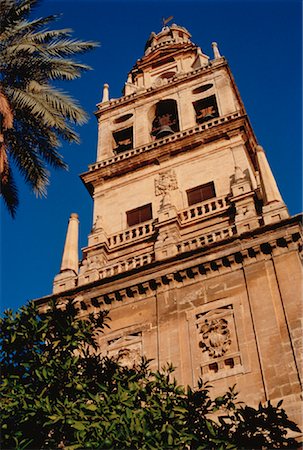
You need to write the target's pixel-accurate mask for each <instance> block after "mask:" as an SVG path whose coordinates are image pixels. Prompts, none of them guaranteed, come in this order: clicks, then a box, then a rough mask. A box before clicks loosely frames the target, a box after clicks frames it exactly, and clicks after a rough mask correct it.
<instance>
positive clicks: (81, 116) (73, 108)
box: [36, 85, 87, 125]
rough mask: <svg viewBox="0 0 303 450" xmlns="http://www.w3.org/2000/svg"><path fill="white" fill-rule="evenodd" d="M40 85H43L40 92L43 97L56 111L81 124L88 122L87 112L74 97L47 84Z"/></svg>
mask: <svg viewBox="0 0 303 450" xmlns="http://www.w3.org/2000/svg"><path fill="white" fill-rule="evenodd" d="M39 86H40V87H41V91H40V93H41V95H42V98H44V99H45V100H46V102H47V104H48V105H50V106H51V108H53V109H54V110H55V111H58V112H59V113H60V114H61V115H62V116H63V117H64V118H66V119H68V120H70V121H73V122H74V123H76V124H79V125H82V124H83V123H86V122H87V114H86V113H85V111H84V110H83V109H82V108H80V106H79V105H78V104H77V102H76V101H75V100H74V99H73V98H72V97H70V96H69V95H67V94H66V93H65V92H63V91H61V90H59V89H53V88H51V87H50V86H47V85H46V86H45V85H44V86H43V85H39ZM36 89H37V85H36Z"/></svg>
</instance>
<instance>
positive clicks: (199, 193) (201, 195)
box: [186, 182, 216, 206]
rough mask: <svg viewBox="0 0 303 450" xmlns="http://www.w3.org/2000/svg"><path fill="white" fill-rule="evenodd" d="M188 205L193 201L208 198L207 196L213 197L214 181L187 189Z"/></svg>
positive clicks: (196, 201)
mask: <svg viewBox="0 0 303 450" xmlns="http://www.w3.org/2000/svg"><path fill="white" fill-rule="evenodd" d="M186 193H187V200H188V205H189V206H191V205H194V204H195V203H200V202H203V201H204V200H208V199H209V198H212V197H215V196H216V193H215V186H214V183H213V182H211V183H207V184H203V185H201V186H197V187H195V188H193V189H189V190H188V191H186Z"/></svg>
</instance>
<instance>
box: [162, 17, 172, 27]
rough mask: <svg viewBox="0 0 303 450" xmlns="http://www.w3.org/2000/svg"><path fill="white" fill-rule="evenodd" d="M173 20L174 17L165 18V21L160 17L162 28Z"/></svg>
mask: <svg viewBox="0 0 303 450" xmlns="http://www.w3.org/2000/svg"><path fill="white" fill-rule="evenodd" d="M173 18H174V16H169V17H167V19H165V17H162V23H163V27H165V25H166V24H168V22H170V21H171V20H173Z"/></svg>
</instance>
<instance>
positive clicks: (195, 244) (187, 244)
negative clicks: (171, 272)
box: [177, 227, 235, 253]
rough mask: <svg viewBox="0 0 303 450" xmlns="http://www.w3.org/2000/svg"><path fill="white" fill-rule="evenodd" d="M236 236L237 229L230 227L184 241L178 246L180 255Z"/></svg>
mask: <svg viewBox="0 0 303 450" xmlns="http://www.w3.org/2000/svg"><path fill="white" fill-rule="evenodd" d="M234 234H235V227H228V228H224V229H222V230H218V231H213V232H211V233H207V234H205V235H202V236H199V237H197V238H194V239H190V240H188V241H183V242H181V243H180V244H178V245H177V250H178V253H184V252H187V251H190V250H195V249H196V248H201V247H205V246H206V245H209V244H212V243H214V242H218V241H222V240H223V239H226V238H228V237H231V236H233V235H234Z"/></svg>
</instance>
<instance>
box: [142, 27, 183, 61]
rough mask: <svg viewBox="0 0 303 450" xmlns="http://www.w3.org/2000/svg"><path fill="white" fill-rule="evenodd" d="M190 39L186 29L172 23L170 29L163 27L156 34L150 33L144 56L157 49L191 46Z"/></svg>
mask: <svg viewBox="0 0 303 450" xmlns="http://www.w3.org/2000/svg"><path fill="white" fill-rule="evenodd" d="M190 38H191V34H190V33H189V31H187V29H186V28H184V27H181V26H180V25H176V24H175V23H173V24H172V25H171V26H170V27H163V28H162V30H161V31H160V33H158V34H156V33H154V32H152V33H151V35H150V36H149V38H148V40H147V42H146V44H145V49H144V50H145V56H147V55H149V54H150V53H151V52H153V51H155V50H157V49H159V48H163V47H171V46H174V45H175V44H191V41H190Z"/></svg>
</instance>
